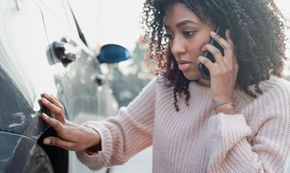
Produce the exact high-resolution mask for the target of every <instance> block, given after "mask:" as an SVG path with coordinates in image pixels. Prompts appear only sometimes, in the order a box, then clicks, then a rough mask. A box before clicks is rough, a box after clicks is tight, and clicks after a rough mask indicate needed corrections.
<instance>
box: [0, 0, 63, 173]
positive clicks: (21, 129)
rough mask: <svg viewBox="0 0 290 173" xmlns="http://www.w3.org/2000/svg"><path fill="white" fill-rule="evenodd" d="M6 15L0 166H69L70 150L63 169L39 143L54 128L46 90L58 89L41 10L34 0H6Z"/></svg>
mask: <svg viewBox="0 0 290 173" xmlns="http://www.w3.org/2000/svg"><path fill="white" fill-rule="evenodd" d="M0 20H1V25H0V92H1V94H0V141H1V142H0V172H1V173H2V172H9V173H14V172H15V173H16V172H17V173H18V172H31V173H36V172H52V171H53V170H54V171H55V172H64V171H65V170H67V167H68V166H67V163H66V162H65V160H66V159H65V158H67V156H65V155H67V154H66V153H67V152H66V151H64V150H62V153H63V154H64V157H61V156H60V155H58V156H59V159H62V162H63V168H61V169H60V170H57V169H54V168H55V167H53V163H52V162H51V161H50V160H49V157H48V155H47V153H46V152H45V150H44V149H43V147H41V144H40V143H38V142H39V141H38V139H39V138H40V137H41V136H42V135H43V134H44V133H45V131H46V130H47V129H48V126H47V125H46V124H44V123H43V121H42V120H41V118H40V112H41V105H40V104H39V99H40V94H41V93H42V92H44V91H48V92H51V93H55V91H56V87H55V84H54V80H53V76H54V75H56V73H55V72H56V71H55V70H54V68H53V67H52V68H51V67H50V66H49V65H47V64H49V59H47V50H48V44H47V39H46V34H45V32H44V31H45V30H44V25H43V22H42V14H41V11H40V10H39V8H38V7H37V6H36V4H35V3H34V2H33V1H31V0H23V1H18V0H15V1H11V0H1V1H0ZM55 149H56V148H52V150H54V151H56V150H57V149H56V150H55ZM58 151H59V150H58ZM54 153H55V152H54ZM36 163H37V164H36Z"/></svg>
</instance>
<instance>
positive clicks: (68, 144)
mask: <svg viewBox="0 0 290 173" xmlns="http://www.w3.org/2000/svg"><path fill="white" fill-rule="evenodd" d="M42 103H43V105H44V106H45V107H47V108H48V109H49V110H50V111H51V112H52V113H53V114H55V118H51V117H49V116H47V115H46V114H45V113H42V118H43V120H44V121H45V122H46V123H47V124H49V125H50V126H52V127H53V128H54V129H55V130H56V132H57V135H58V137H53V136H50V137H46V138H45V139H44V141H43V143H44V144H47V145H53V146H57V147H60V148H63V149H67V150H73V151H82V150H86V149H93V148H98V146H99V145H100V142H101V139H100V135H99V134H98V133H97V132H96V131H95V130H93V129H91V128H88V127H84V126H80V125H78V124H75V123H73V122H71V121H68V120H66V119H65V116H64V109H63V106H62V105H61V104H60V103H59V102H58V101H57V100H56V99H55V98H54V97H52V96H50V95H48V94H42ZM92 151H96V150H92Z"/></svg>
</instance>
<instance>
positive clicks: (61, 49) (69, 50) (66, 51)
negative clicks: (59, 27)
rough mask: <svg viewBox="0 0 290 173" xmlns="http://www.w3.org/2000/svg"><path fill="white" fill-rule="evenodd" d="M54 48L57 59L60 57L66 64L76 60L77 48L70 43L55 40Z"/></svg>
mask: <svg viewBox="0 0 290 173" xmlns="http://www.w3.org/2000/svg"><path fill="white" fill-rule="evenodd" d="M52 49H53V52H54V54H55V56H56V58H57V59H59V60H60V61H61V62H62V64H64V66H66V65H68V64H69V63H71V62H73V61H75V60H76V57H77V52H78V51H77V48H76V47H74V46H72V45H71V44H69V43H65V42H60V41H54V42H53V43H52Z"/></svg>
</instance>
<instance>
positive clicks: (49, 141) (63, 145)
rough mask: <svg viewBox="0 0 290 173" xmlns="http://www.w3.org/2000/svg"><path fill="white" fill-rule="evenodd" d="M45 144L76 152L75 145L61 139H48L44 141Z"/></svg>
mask: <svg viewBox="0 0 290 173" xmlns="http://www.w3.org/2000/svg"><path fill="white" fill-rule="evenodd" d="M43 143H44V144H46V145H52V146H57V147H60V148H63V149H66V150H74V148H73V147H74V143H73V142H69V141H65V140H63V139H61V138H59V137H52V136H51V137H46V138H44V140H43Z"/></svg>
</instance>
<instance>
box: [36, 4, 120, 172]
mask: <svg viewBox="0 0 290 173" xmlns="http://www.w3.org/2000/svg"><path fill="white" fill-rule="evenodd" d="M36 2H37V4H38V6H39V8H40V9H41V11H42V15H43V20H44V25H45V29H46V35H47V39H48V43H49V45H50V51H51V55H52V59H53V65H54V66H56V67H57V71H58V73H59V75H57V78H55V81H56V83H57V86H58V89H57V91H58V94H57V95H58V98H59V100H60V101H61V102H62V103H63V104H64V106H65V108H66V114H67V115H68V118H69V119H70V120H71V121H74V122H77V123H82V122H84V121H86V120H102V119H104V118H106V117H107V116H112V115H114V114H116V112H117V108H118V104H117V101H116V99H115V98H114V97H113V94H112V90H111V89H110V87H109V85H108V84H109V83H106V82H105V80H106V77H105V76H104V75H103V73H102V72H101V69H100V63H99V61H98V60H97V58H96V54H97V53H98V50H95V51H96V52H94V51H92V50H90V49H89V48H88V47H87V45H86V42H85V39H84V37H83V36H82V35H81V34H80V28H78V27H79V26H78V24H77V21H76V18H74V16H73V13H72V9H71V8H70V6H69V3H68V2H67V1H65V0H37V1H36ZM64 50H65V51H64ZM59 51H60V52H59ZM61 51H64V52H61ZM64 54H66V55H64ZM69 165H70V172H93V171H91V170H89V169H88V168H87V167H85V166H84V165H82V164H80V162H79V161H78V160H77V158H76V156H75V154H74V153H73V152H70V164H69ZM105 171H106V169H103V170H100V171H97V172H105ZM94 172H96V171H94Z"/></svg>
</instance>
